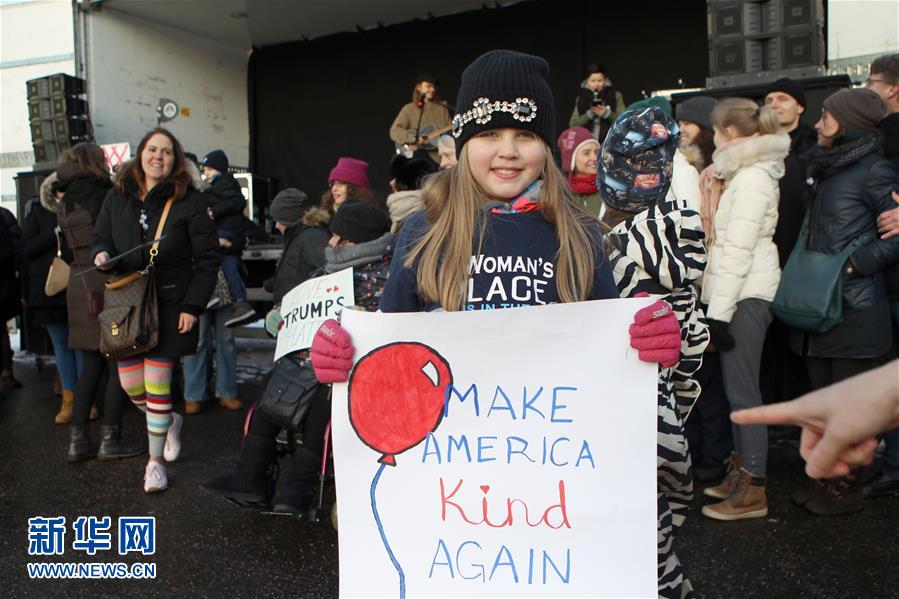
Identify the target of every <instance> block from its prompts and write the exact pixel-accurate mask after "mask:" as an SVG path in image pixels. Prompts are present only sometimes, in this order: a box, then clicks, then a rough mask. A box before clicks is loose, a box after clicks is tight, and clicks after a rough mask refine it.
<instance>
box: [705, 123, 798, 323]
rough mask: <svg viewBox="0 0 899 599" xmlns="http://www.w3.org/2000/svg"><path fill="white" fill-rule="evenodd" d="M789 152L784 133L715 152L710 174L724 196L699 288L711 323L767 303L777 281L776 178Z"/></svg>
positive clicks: (778, 279) (782, 168) (788, 138)
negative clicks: (743, 305)
mask: <svg viewBox="0 0 899 599" xmlns="http://www.w3.org/2000/svg"><path fill="white" fill-rule="evenodd" d="M789 151H790V137H789V135H787V134H785V133H780V134H776V135H774V134H770V135H760V136H758V137H751V138H749V139H747V140H745V141H742V142H737V143H735V144H733V145H731V146H727V147H725V148H722V149H721V150H720V151H717V152H715V155H714V158H713V161H714V164H715V171H716V173H717V175H718V176H719V177H721V178H722V179H724V192H723V193H722V194H721V201H720V202H719V204H718V212H717V213H716V214H715V242H714V245H713V246H712V248H711V251H710V252H709V260H708V267H707V269H706V274H705V279H704V283H703V287H702V301H703V302H704V303H706V304H708V306H709V308H708V310H706V315H707V317H708V318H710V319H714V320H720V321H723V322H730V321H731V318H733V315H734V311H735V310H736V307H737V302H739V301H741V300H744V299H748V298H758V299H762V300H766V301H772V300H773V299H774V294H775V292H776V291H777V285H778V283H780V263H779V261H778V257H777V246H775V245H774V241H773V237H774V228H775V227H776V226H777V204H778V198H779V195H780V193H779V190H778V186H777V182H778V180H779V179H780V178H781V177H783V175H784V157H785V156H786V155H787V153H788V152H789Z"/></svg>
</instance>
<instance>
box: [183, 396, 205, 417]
mask: <svg viewBox="0 0 899 599" xmlns="http://www.w3.org/2000/svg"><path fill="white" fill-rule="evenodd" d="M202 409H203V408H202V406H201V405H200V402H198V401H197V400H195V399H185V400H184V413H185V414H199V413H200V411H201V410H202Z"/></svg>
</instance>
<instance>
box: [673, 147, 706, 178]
mask: <svg viewBox="0 0 899 599" xmlns="http://www.w3.org/2000/svg"><path fill="white" fill-rule="evenodd" d="M678 149H679V150H680V153H681V154H682V155H683V157H684V158H686V159H687V162H689V163H690V166H692V167H693V168H695V169H696V170H697V171H699V172H700V173H701V172H702V169H704V168H705V167H706V166H708V165H707V164H706V163H705V161H703V159H702V150H700V149H699V146H697V145H695V144H691V145H689V146H680V148H678Z"/></svg>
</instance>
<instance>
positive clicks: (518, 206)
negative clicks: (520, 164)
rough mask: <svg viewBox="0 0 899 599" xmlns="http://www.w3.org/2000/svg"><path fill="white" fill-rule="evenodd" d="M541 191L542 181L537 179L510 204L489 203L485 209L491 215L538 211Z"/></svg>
mask: <svg viewBox="0 0 899 599" xmlns="http://www.w3.org/2000/svg"><path fill="white" fill-rule="evenodd" d="M541 189H543V179H537V180H536V181H534V182H533V183H531V184H530V185H528V186H527V188H525V190H524V191H523V192H521V195H519V196H518V197H517V198H515V199H514V200H512V201H511V202H490V203H488V204H487V206H486V207H485V208H486V209H488V210H490V212H491V213H492V214H516V213H519V212H531V211H533V210H539V209H540V190H541Z"/></svg>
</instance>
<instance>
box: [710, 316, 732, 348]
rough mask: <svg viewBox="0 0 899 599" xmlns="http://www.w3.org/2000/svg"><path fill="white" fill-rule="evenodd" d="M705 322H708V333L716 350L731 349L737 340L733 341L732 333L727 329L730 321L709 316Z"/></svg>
mask: <svg viewBox="0 0 899 599" xmlns="http://www.w3.org/2000/svg"><path fill="white" fill-rule="evenodd" d="M707 322H708V323H709V334H710V335H711V337H712V343H713V344H714V345H715V348H716V349H717V350H718V351H730V350H732V349H733V348H734V346H735V345H736V344H737V342H736V341H734V337H733V335H731V334H730V332H729V331H728V330H727V328H728V327H729V326H730V323H727V322H722V321H720V320H712V319H711V318H709V319H708V321H707Z"/></svg>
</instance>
